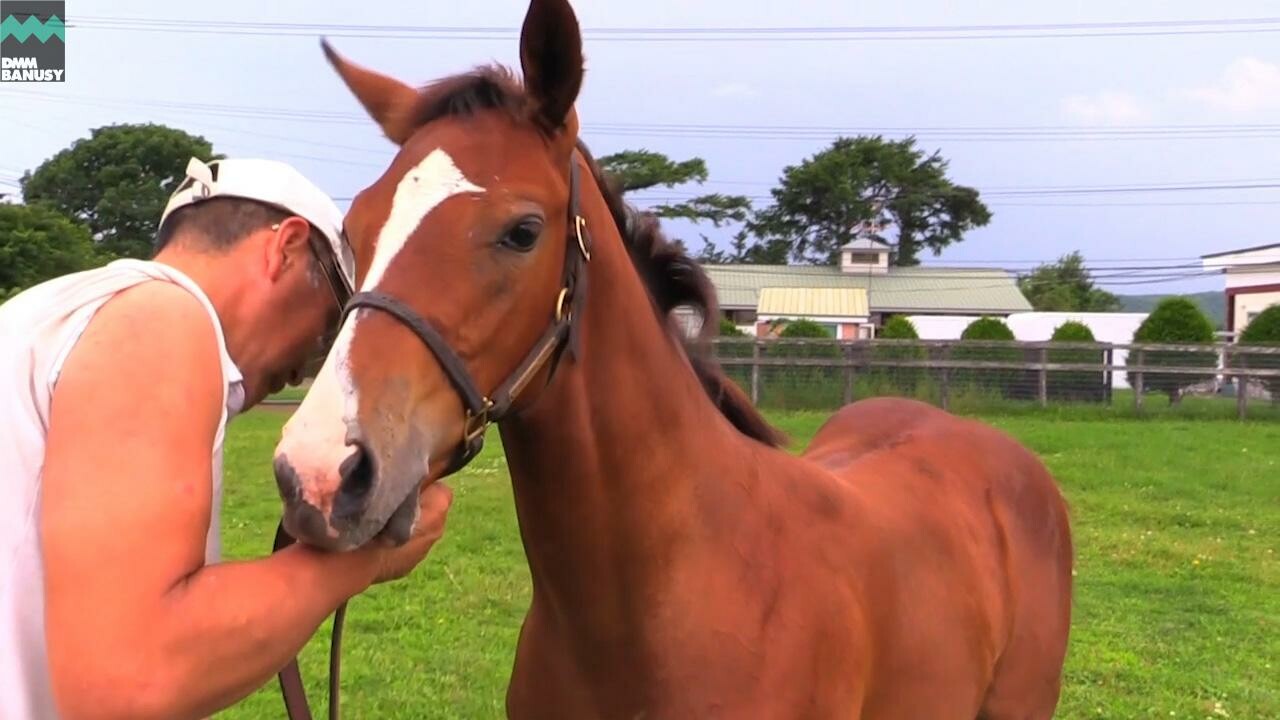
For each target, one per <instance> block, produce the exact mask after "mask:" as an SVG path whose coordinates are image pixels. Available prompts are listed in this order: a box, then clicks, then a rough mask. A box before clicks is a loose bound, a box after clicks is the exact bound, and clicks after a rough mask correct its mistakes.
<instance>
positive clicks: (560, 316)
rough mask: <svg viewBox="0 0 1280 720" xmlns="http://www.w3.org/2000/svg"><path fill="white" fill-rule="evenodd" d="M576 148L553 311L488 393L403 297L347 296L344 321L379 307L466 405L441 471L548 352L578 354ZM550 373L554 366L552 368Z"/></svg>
mask: <svg viewBox="0 0 1280 720" xmlns="http://www.w3.org/2000/svg"><path fill="white" fill-rule="evenodd" d="M577 160H578V152H577V151H576V150H575V151H574V153H573V156H572V157H571V158H570V162H569V216H568V221H569V228H568V238H567V241H566V243H565V251H564V273H563V275H562V278H561V289H560V295H559V296H558V297H557V298H556V308H555V315H554V317H553V318H552V320H551V324H550V326H548V327H547V331H546V332H545V333H543V334H542V337H541V339H539V340H538V342H537V343H535V344H534V346H533V348H532V349H531V350H530V351H529V353H528V354H527V355H525V357H524V360H523V361H521V363H520V364H519V365H518V366H516V369H515V371H514V372H512V373H511V375H510V376H509V377H508V378H507V379H506V381H504V382H503V383H502V384H500V385H499V386H498V387H497V388H496V389H495V390H494V391H493V393H492V394H490V395H485V394H483V393H481V392H480V391H479V390H478V389H477V387H476V383H475V381H474V380H473V379H472V378H471V374H470V373H469V372H468V371H467V368H466V365H465V364H464V363H463V362H462V359H461V358H459V357H458V354H457V353H455V352H454V351H453V349H452V348H450V347H449V344H448V343H447V342H446V341H445V339H444V337H443V336H441V335H440V333H439V332H437V331H436V329H435V328H433V327H432V326H431V323H430V322H428V321H427V320H426V319H425V318H423V317H422V316H421V315H419V314H418V313H417V312H415V311H414V310H413V308H411V307H409V306H408V305H407V304H405V303H404V302H403V301H401V300H398V299H396V298H394V297H392V296H391V295H388V294H386V293H384V292H379V291H376V290H374V291H367V292H358V293H356V294H354V295H352V296H351V299H349V300H348V301H347V304H346V307H345V308H343V313H342V317H343V321H345V320H346V318H347V317H348V316H349V315H350V314H351V313H352V312H354V311H355V310H357V309H359V308H370V309H374V310H381V311H383V312H385V313H387V314H388V315H390V316H391V317H393V318H395V319H396V320H399V321H400V323H401V324H403V325H404V326H405V327H407V328H409V330H411V331H412V332H413V334H414V335H416V336H417V337H418V339H419V340H421V341H422V344H423V345H425V346H426V347H427V349H428V350H430V351H431V353H432V354H433V355H435V357H436V360H437V361H438V362H439V363H440V367H441V368H442V369H443V370H444V373H445V375H447V376H448V378H449V382H450V383H451V384H452V385H453V387H454V390H455V391H456V392H457V393H458V396H459V398H461V400H462V405H463V407H464V409H465V410H466V419H465V421H464V423H463V431H462V441H461V444H460V445H459V446H458V450H457V452H456V453H454V457H453V460H452V461H451V462H450V464H449V467H448V468H447V469H446V470H445V474H446V475H450V474H453V473H455V472H457V471H458V470H461V469H462V468H463V467H465V466H466V465H467V463H469V462H471V461H472V460H473V459H474V458H475V456H476V455H478V454H480V450H481V449H482V448H483V447H484V435H485V430H486V429H488V427H489V425H490V424H492V423H495V422H498V421H500V420H502V419H503V418H504V417H506V415H507V414H508V413H509V412H510V411H511V407H512V406H513V405H514V404H515V401H516V399H517V397H519V395H520V393H521V392H522V391H523V390H524V389H525V387H527V386H528V384H529V381H530V380H532V379H533V377H534V376H535V375H537V374H538V372H539V371H540V370H541V369H542V367H543V366H544V365H546V364H547V362H548V361H549V360H551V359H552V357H553V356H555V357H556V359H557V362H558V359H559V354H560V352H561V351H563V350H564V349H565V348H566V347H567V348H568V350H569V353H570V354H571V355H574V356H575V357H576V355H577V353H578V345H579V342H578V316H579V314H580V311H581V308H582V302H583V300H584V299H585V298H586V289H587V263H588V262H589V261H590V260H591V235H590V233H588V232H587V221H586V219H585V218H583V217H582V215H581V214H580V213H579V211H578V208H579V200H578V184H579V183H578V162H577ZM552 372H554V367H553V369H552Z"/></svg>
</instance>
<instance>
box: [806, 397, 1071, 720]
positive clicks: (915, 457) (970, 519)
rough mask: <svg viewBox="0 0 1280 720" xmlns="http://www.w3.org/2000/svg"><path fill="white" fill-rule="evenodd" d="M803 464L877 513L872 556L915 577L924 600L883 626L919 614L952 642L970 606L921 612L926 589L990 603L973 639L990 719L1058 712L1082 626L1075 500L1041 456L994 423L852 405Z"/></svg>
mask: <svg viewBox="0 0 1280 720" xmlns="http://www.w3.org/2000/svg"><path fill="white" fill-rule="evenodd" d="M804 457H806V458H807V459H809V460H810V461H812V462H814V463H815V464H817V465H819V466H821V467H823V468H825V469H826V470H827V471H828V472H830V473H832V475H834V476H836V477H837V478H840V479H841V480H842V481H843V482H844V483H845V484H846V485H847V487H848V489H849V491H850V492H851V493H852V494H853V495H854V496H855V497H857V498H858V499H859V503H860V504H861V505H863V506H864V507H866V508H867V509H868V511H869V512H870V515H869V516H868V517H867V518H866V520H867V521H868V522H869V523H871V524H874V525H876V530H875V532H876V534H877V537H878V538H880V540H881V541H882V542H883V543H884V544H883V545H881V547H882V550H880V551H879V552H880V553H881V557H879V558H878V559H876V560H864V561H866V562H883V563H885V564H884V566H883V567H884V568H886V569H887V571H888V572H890V573H896V572H898V568H904V567H907V568H915V569H917V570H916V571H914V572H917V573H918V576H917V577H914V578H910V579H908V578H901V579H902V580H903V582H904V585H912V584H913V585H912V586H913V588H914V589H913V590H912V593H914V594H915V597H914V598H913V597H910V594H908V596H897V597H895V596H894V594H893V593H887V594H886V595H885V596H884V597H882V598H878V599H876V600H873V601H872V602H878V603H880V604H883V605H884V607H883V608H881V609H882V610H884V615H883V617H884V621H885V622H889V623H893V622H902V618H903V617H905V616H907V615H914V616H915V619H914V620H912V621H908V622H919V623H924V624H925V626H935V627H934V628H933V630H934V631H936V633H945V632H948V630H944V629H943V626H944V625H945V624H947V623H951V624H952V629H954V627H955V626H954V624H955V623H958V622H959V623H963V622H965V621H964V620H963V619H961V615H956V616H955V617H948V615H947V613H948V612H949V611H950V610H951V609H954V610H955V612H957V613H963V612H965V610H963V609H961V606H954V605H947V604H946V603H940V604H939V603H921V602H919V601H920V600H921V599H923V598H922V595H921V591H924V592H925V593H926V594H933V591H937V592H938V593H943V592H944V590H945V591H946V594H950V590H955V591H957V592H959V593H962V594H968V595H969V597H970V598H971V599H979V598H981V600H980V602H979V603H978V605H979V606H980V607H981V608H982V609H983V614H984V615H985V616H984V617H981V618H978V617H975V618H973V619H972V620H971V622H972V623H973V624H972V626H971V628H972V632H971V637H970V640H969V642H970V643H971V644H972V647H974V648H978V647H981V648H982V649H981V651H980V652H979V653H978V654H980V655H981V656H982V657H981V662H978V660H979V658H978V657H975V658H974V661H975V663H976V664H982V665H988V667H989V670H988V672H989V673H990V677H989V678H988V684H987V686H986V690H985V694H984V695H983V696H982V698H983V700H982V705H981V716H982V717H991V718H1004V717H1049V716H1051V715H1052V709H1053V707H1054V705H1055V704H1056V702H1057V698H1058V690H1059V682H1060V678H1061V668H1062V662H1063V659H1064V657H1065V653H1066V644H1067V634H1068V629H1069V625H1070V612H1071V608H1070V606H1071V595H1072V580H1071V565H1072V543H1071V531H1070V526H1069V522H1068V513H1067V507H1066V504H1065V501H1064V500H1063V498H1062V495H1061V493H1060V491H1059V489H1058V486H1057V483H1056V482H1055V481H1054V478H1053V477H1052V476H1051V475H1050V473H1049V471H1048V469H1047V468H1046V467H1045V466H1044V465H1043V463H1041V462H1040V460H1039V458H1037V457H1036V456H1035V455H1034V454H1033V453H1032V452H1031V451H1029V450H1028V449H1027V448H1025V447H1024V446H1022V445H1021V444H1020V443H1019V442H1017V441H1016V440H1015V439H1013V438H1012V437H1010V436H1008V435H1007V434H1005V433H1003V432H1001V431H999V430H997V429H996V428H993V427H991V426H989V425H986V424H985V423H981V422H977V421H973V420H967V419H963V418H959V417H956V416H954V415H951V414H950V413H947V412H945V411H942V410H940V409H938V408H935V407H933V406H930V405H927V404H925V403H920V402H916V401H912V400H903V399H896V398H877V399H870V400H864V401H861V402H858V403H854V404H851V405H848V406H846V407H844V408H842V409H841V410H840V411H838V412H837V413H835V414H834V415H833V416H832V417H831V418H830V419H829V420H828V421H827V423H825V424H824V425H823V427H822V428H821V429H820V430H819V432H818V433H817V434H816V435H815V437H814V439H813V441H812V443H811V444H810V446H809V447H808V448H807V449H806V451H805V453H804ZM909 556H913V557H910V558H909ZM881 577H884V575H881ZM929 588H931V589H932V590H927V589H929ZM948 588H949V589H948ZM940 597H945V595H942V596H940ZM915 604H919V605H920V607H915ZM970 607H972V606H970ZM921 629H923V627H921V628H918V629H917V630H921ZM936 633H935V632H930V633H926V634H925V636H929V637H939V635H936ZM913 634H914V633H913ZM904 659H905V658H902V657H898V658H896V661H899V662H900V661H902V660H904ZM873 703H874V701H873Z"/></svg>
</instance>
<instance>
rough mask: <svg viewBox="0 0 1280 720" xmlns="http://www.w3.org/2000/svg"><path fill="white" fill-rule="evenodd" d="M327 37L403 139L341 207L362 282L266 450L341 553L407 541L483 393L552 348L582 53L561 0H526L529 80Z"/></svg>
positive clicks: (342, 66) (558, 338)
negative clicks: (353, 52) (394, 64)
mask: <svg viewBox="0 0 1280 720" xmlns="http://www.w3.org/2000/svg"><path fill="white" fill-rule="evenodd" d="M325 51H326V55H327V56H328V58H329V61H330V62H331V63H332V65H333V66H334V68H335V69H336V70H337V72H338V74H339V75H340V76H341V77H342V79H343V80H344V81H345V83H346V84H347V86H348V87H349V88H350V89H351V91H352V92H353V93H354V95H355V96H356V98H358V100H359V101H360V103H361V104H362V105H363V106H364V107H365V109H366V110H367V111H368V113H369V114H370V115H371V116H372V118H373V119H374V120H375V121H376V122H377V123H378V124H379V126H380V127H381V128H382V130H383V132H384V133H385V134H386V136H387V137H388V138H389V139H391V140H392V141H393V142H395V143H396V144H397V145H399V147H400V150H399V152H398V154H397V155H396V157H395V159H394V160H393V161H392V163H391V166H390V167H389V168H388V170H387V171H386V172H385V173H384V174H383V175H382V176H381V177H379V178H378V179H377V181H376V182H374V183H373V184H372V185H370V186H369V187H367V188H366V189H365V190H363V191H362V192H361V193H360V194H359V195H358V196H357V197H356V198H355V200H354V202H353V203H352V205H351V209H350V211H349V212H348V214H347V216H346V232H347V234H348V235H349V237H350V241H351V243H352V248H353V250H354V252H355V256H356V260H357V275H358V277H357V284H358V291H359V293H360V294H357V297H356V299H355V300H354V301H353V305H352V306H350V307H349V312H348V313H347V316H346V318H345V320H344V322H343V325H342V327H341V330H340V332H339V334H338V337H337V340H336V342H335V343H334V346H333V348H332V350H331V352H330V353H329V356H328V358H327V360H326V362H325V364H324V366H323V368H322V369H321V371H320V373H319V374H318V376H317V377H316V380H315V382H314V384H313V385H312V387H311V389H310V391H309V392H308V393H307V396H306V398H305V399H304V401H303V403H302V405H301V407H300V408H299V409H298V411H297V413H296V414H295V415H294V416H293V418H292V419H291V420H290V421H289V423H288V424H287V425H286V426H285V429H284V435H283V438H282V440H281V442H280V444H279V446H278V448H277V450H276V457H275V472H276V479H277V482H278V484H279V486H280V490H281V494H282V497H283V499H284V501H285V504H286V508H285V526H286V528H287V529H288V530H289V532H290V533H291V534H293V535H294V536H295V537H297V538H299V539H301V540H303V541H306V542H308V543H311V544H313V545H317V546H321V547H326V548H331V549H348V548H352V547H356V546H358V545H360V544H363V543H364V542H366V541H368V540H369V539H371V538H372V537H374V536H375V535H377V534H379V533H380V532H383V531H384V529H385V532H384V535H385V536H386V537H388V538H390V539H391V540H393V541H397V542H402V541H403V540H404V539H405V538H407V536H408V534H409V531H410V529H411V527H412V524H413V522H414V521H415V520H416V513H417V494H418V491H419V490H420V488H421V484H422V482H423V481H424V480H425V479H428V478H430V477H436V476H439V475H440V474H441V472H443V471H445V470H447V469H448V468H449V467H450V466H451V465H452V464H453V463H454V462H455V461H457V460H458V459H459V457H460V452H462V451H464V450H465V449H467V448H471V449H474V448H475V445H474V444H469V443H468V440H469V439H471V438H474V437H475V436H476V434H477V433H482V432H483V430H484V426H485V425H486V424H487V421H488V420H490V419H492V418H491V417H489V416H487V415H486V411H490V412H493V411H496V410H502V409H505V408H502V407H498V408H493V409H490V408H488V403H489V401H490V400H491V399H492V400H493V401H495V402H497V403H498V404H499V406H501V405H503V404H504V403H505V402H506V401H507V400H508V399H509V398H510V399H514V398H515V397H516V396H517V395H518V394H519V393H518V390H520V389H521V388H523V387H525V386H527V384H529V383H530V382H531V381H532V380H533V379H534V378H535V377H545V373H546V372H547V371H549V369H550V366H551V365H552V363H550V362H548V360H551V359H553V358H555V357H558V354H559V352H560V351H562V350H563V347H564V344H565V342H566V341H567V339H568V336H569V335H570V327H571V323H570V321H571V311H572V310H573V305H574V303H573V300H574V297H573V295H574V288H573V287H568V289H567V292H566V291H565V290H566V284H567V285H569V286H572V285H574V282H573V279H572V276H576V274H577V272H578V267H577V266H578V263H579V262H581V263H583V264H585V262H586V252H585V248H579V246H578V242H577V240H576V238H577V230H578V228H577V225H576V220H575V219H574V218H575V217H576V213H575V211H574V210H573V209H572V208H571V192H570V190H571V184H573V183H576V182H578V181H577V179H576V173H571V167H572V166H573V165H574V163H575V162H576V159H575V155H574V151H575V148H576V146H577V131H578V127H577V118H576V115H575V114H574V111H573V104H574V101H575V100H576V98H577V95H578V90H579V88H580V86H581V84H582V76H583V61H582V40H581V37H580V33H579V28H578V23H577V20H576V18H575V16H574V14H573V11H572V9H571V8H570V7H569V4H568V2H567V0H532V4H531V6H530V9H529V12H528V15H527V17H526V18H525V22H524V28H523V32H522V35H521V39H520V59H521V66H522V70H523V83H520V82H519V81H517V80H516V79H515V78H514V77H511V76H510V75H508V74H507V73H506V72H505V71H503V70H500V69H496V68H485V69H481V70H477V71H475V72H473V73H471V74H468V75H463V76H459V77H455V78H451V79H448V80H445V81H442V82H439V83H436V84H435V85H433V86H430V87H427V88H425V89H422V90H419V89H415V88H411V87H409V86H408V85H405V84H403V83H401V82H399V81H397V80H393V79H391V78H388V77H385V76H383V75H380V74H378V73H375V72H373V71H371V70H368V69H365V68H361V67H358V66H356V65H354V64H352V63H351V62H349V61H347V60H345V59H344V58H342V57H340V56H338V54H337V53H335V52H334V51H333V50H332V49H331V48H329V47H328V45H326V46H325ZM566 278H568V279H569V281H568V283H566ZM531 348H533V349H534V351H533V352H531V350H530V349H531ZM512 384H515V387H512ZM500 385H502V386H503V388H500V389H499V391H498V394H499V395H501V396H500V397H494V392H495V388H498V386H500ZM467 386H470V387H467ZM504 393H505V394H504Z"/></svg>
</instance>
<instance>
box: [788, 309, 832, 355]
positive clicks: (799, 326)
mask: <svg viewBox="0 0 1280 720" xmlns="http://www.w3.org/2000/svg"><path fill="white" fill-rule="evenodd" d="M778 337H779V338H782V339H784V340H810V339H812V340H828V341H830V342H815V343H812V344H806V345H785V344H780V345H778V346H777V347H776V348H774V350H773V355H774V356H775V357H796V358H833V357H840V347H839V346H838V345H837V344H836V338H835V336H834V335H832V334H831V331H830V330H828V329H827V328H826V326H824V325H820V324H818V323H816V322H814V321H812V320H808V319H805V318H800V319H798V320H790V321H788V322H787V324H786V326H785V327H783V328H782V332H781V333H779V334H778Z"/></svg>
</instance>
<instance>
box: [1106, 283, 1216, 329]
mask: <svg viewBox="0 0 1280 720" xmlns="http://www.w3.org/2000/svg"><path fill="white" fill-rule="evenodd" d="M1117 297H1119V298H1120V304H1121V308H1120V309H1121V310H1123V311H1125V312H1151V311H1152V310H1153V309H1154V308H1155V306H1156V303H1159V302H1160V301H1161V300H1163V299H1165V298H1167V297H1169V295H1119V296H1117ZM1183 297H1186V298H1190V299H1191V301H1192V302H1194V303H1196V304H1197V305H1199V306H1200V309H1201V310H1203V311H1204V312H1205V314H1206V315H1208V316H1209V319H1210V320H1211V321H1213V324H1214V325H1215V326H1217V327H1218V328H1219V329H1222V328H1223V327H1225V326H1226V324H1227V296H1226V293H1223V292H1212V291H1211V292H1202V293H1190V294H1188V295H1184V296H1183Z"/></svg>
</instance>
